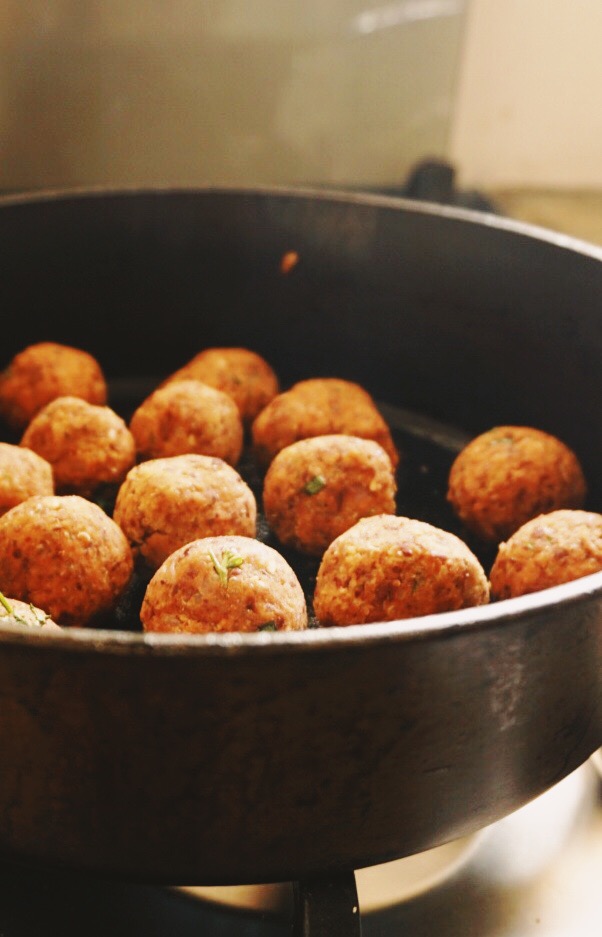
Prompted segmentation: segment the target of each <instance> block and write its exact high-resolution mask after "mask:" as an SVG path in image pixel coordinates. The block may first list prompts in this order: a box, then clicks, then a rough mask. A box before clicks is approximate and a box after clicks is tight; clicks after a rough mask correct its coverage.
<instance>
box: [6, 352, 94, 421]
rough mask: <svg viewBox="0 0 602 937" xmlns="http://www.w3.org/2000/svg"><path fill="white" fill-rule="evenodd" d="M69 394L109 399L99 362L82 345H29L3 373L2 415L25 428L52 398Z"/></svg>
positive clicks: (90, 398) (86, 398) (87, 397)
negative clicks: (77, 346)
mask: <svg viewBox="0 0 602 937" xmlns="http://www.w3.org/2000/svg"><path fill="white" fill-rule="evenodd" d="M69 396H71V397H81V398H82V399H83V400H87V401H88V403H97V404H104V403H106V400H107V385H106V381H105V378H104V375H103V373H102V370H101V367H100V365H99V363H98V361H96V359H95V358H93V357H92V355H90V354H88V352H87V351H82V350H81V349H79V348H71V347H70V346H69V345H59V344H57V343H56V342H40V343H39V344H37V345H29V346H28V347H27V348H25V349H24V350H23V351H21V352H19V354H17V355H15V357H14V358H13V359H12V361H11V362H10V364H9V366H8V367H7V368H6V370H4V371H3V372H2V374H0V415H1V416H2V417H3V418H4V420H5V422H6V423H7V424H8V425H9V426H10V427H12V428H13V429H15V430H20V429H24V427H25V426H27V424H28V423H29V421H30V420H31V419H32V418H33V417H34V416H35V414H36V413H37V412H38V410H41V409H42V407H44V406H46V404H47V403H50V401H51V400H55V399H56V398H57V397H69Z"/></svg>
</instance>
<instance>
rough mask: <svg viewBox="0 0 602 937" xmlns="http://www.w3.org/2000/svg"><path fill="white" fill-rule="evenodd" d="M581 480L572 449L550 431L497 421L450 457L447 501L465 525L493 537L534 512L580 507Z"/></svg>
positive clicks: (501, 536) (500, 537)
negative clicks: (501, 423)
mask: <svg viewBox="0 0 602 937" xmlns="http://www.w3.org/2000/svg"><path fill="white" fill-rule="evenodd" d="M585 495H586V484H585V479H584V477H583V471H582V469H581V466H580V464H579V461H578V459H577V457H576V455H575V454H574V453H573V452H572V451H571V450H570V449H569V448H568V447H567V446H566V445H565V444H564V443H563V442H561V441H560V440H559V439H556V437H555V436H550V435H549V434H548V433H544V432H542V431H541V430H538V429H531V428H530V427H526V426H497V427H495V429H491V430H489V431H488V432H486V433H483V434H482V435H480V436H477V437H476V439H473V440H472V442H470V443H469V444H468V445H467V446H466V447H465V448H464V449H463V450H462V452H460V454H459V455H458V456H457V457H456V459H455V461H454V463H453V465H452V468H451V472H450V475H449V488H448V493H447V498H448V501H449V502H450V503H451V505H452V507H453V509H454V511H455V513H456V514H457V516H458V517H459V518H460V520H461V521H462V522H463V523H464V525H465V526H466V527H467V529H468V530H470V531H472V532H473V533H475V534H476V535H477V536H478V537H480V538H481V539H482V540H484V541H489V542H492V543H499V541H500V540H503V539H505V538H507V537H509V536H510V535H511V534H513V533H514V531H515V530H518V528H519V527H520V526H521V525H522V524H524V523H525V522H526V521H528V520H530V518H532V517H537V515H538V514H545V513H547V512H548V511H554V510H556V509H558V508H580V507H582V506H583V504H584V502H585Z"/></svg>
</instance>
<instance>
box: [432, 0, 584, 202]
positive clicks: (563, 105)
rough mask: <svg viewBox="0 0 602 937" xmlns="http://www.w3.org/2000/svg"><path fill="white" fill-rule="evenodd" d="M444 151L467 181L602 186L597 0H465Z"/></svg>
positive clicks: (486, 183)
mask: <svg viewBox="0 0 602 937" xmlns="http://www.w3.org/2000/svg"><path fill="white" fill-rule="evenodd" d="M471 3H472V5H471V12H470V16H469V21H468V29H467V36H466V44H465V53H464V59H463V67H462V75H461V83H460V87H459V94H458V106H457V110H456V118H455V121H454V127H453V135H452V141H451V155H452V156H453V158H454V159H455V161H456V162H457V164H458V166H459V167H460V169H461V175H462V178H463V180H464V181H465V182H466V183H468V184H473V185H485V186H489V187H491V186H493V187H498V186H516V185H519V186H565V187H596V188H601V189H602V0H471Z"/></svg>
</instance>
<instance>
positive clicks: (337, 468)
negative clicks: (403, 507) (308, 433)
mask: <svg viewBox="0 0 602 937" xmlns="http://www.w3.org/2000/svg"><path fill="white" fill-rule="evenodd" d="M396 490H397V486H396V483H395V473H394V472H393V467H392V465H391V460H390V458H389V456H388V455H387V453H386V452H385V450H384V449H383V448H382V446H379V444H378V443H376V442H374V441H373V440H371V439H360V438H359V437H357V436H336V435H333V436H314V437H313V438H310V439H301V440H300V441H299V442H295V443H293V444H292V445H290V446H287V447H286V448H285V449H281V450H280V452H279V453H278V454H277V455H276V456H275V457H274V459H273V461H272V463H271V464H270V467H269V469H268V471H267V474H266V476H265V481H264V487H263V506H264V510H265V515H266V518H267V521H268V523H269V525H270V527H271V528H272V530H273V531H274V533H275V534H276V536H277V537H278V539H279V540H280V541H281V542H282V543H284V544H287V545H288V546H292V547H295V548H296V549H297V550H301V551H302V552H304V553H310V554H314V555H320V554H321V553H323V552H324V550H325V549H326V547H327V546H328V545H329V544H330V543H332V541H333V540H334V539H335V537H338V536H339V534H342V533H343V531H345V530H347V529H348V528H349V527H352V526H353V525H354V524H355V523H356V522H357V521H358V520H359V519H360V518H361V517H368V516H370V515H373V514H394V513H395V492H396Z"/></svg>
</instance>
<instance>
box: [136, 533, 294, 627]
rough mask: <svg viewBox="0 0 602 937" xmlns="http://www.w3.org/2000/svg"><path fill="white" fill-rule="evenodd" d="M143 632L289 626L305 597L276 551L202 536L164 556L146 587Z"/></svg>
mask: <svg viewBox="0 0 602 937" xmlns="http://www.w3.org/2000/svg"><path fill="white" fill-rule="evenodd" d="M140 617H141V619H142V624H143V626H144V629H145V630H146V631H170V632H172V631H173V632H207V631H264V630H265V631H290V630H298V629H301V628H305V627H307V608H306V605H305V597H304V595H303V591H302V589H301V586H300V584H299V580H298V579H297V577H296V576H295V573H294V572H293V570H292V569H291V567H290V566H289V565H288V563H287V562H286V560H285V559H284V558H283V557H282V556H280V554H279V553H277V552H276V550H272V548H271V547H268V546H266V545H265V544H264V543H260V542H259V541H258V540H253V539H251V538H250V537H206V538H204V539H202V540H194V541H193V542H192V543H188V544H186V546H184V547H181V548H180V549H179V550H176V552H175V553H172V554H171V556H168V557H167V559H166V560H165V562H164V563H163V565H162V566H160V567H159V569H158V570H157V572H156V573H155V575H154V576H153V578H152V579H151V581H150V583H149V584H148V588H147V590H146V595H145V597H144V601H143V603H142V610H141V613H140Z"/></svg>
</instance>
